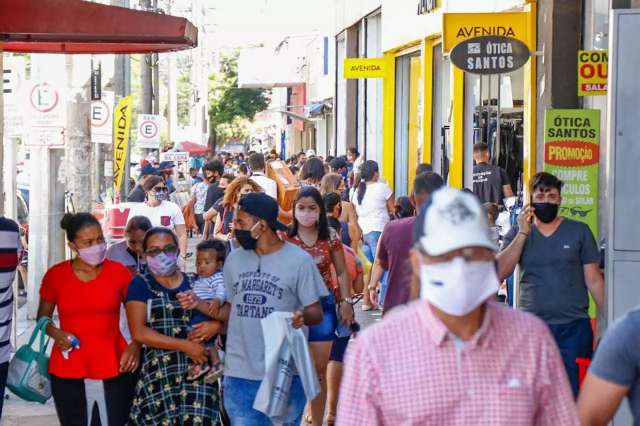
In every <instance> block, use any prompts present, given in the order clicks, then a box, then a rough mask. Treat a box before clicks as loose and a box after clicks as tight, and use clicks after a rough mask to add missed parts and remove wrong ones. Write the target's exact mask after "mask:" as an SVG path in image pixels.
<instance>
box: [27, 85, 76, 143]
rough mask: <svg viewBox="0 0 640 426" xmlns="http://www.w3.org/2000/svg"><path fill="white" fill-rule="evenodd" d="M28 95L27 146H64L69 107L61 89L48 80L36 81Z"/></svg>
mask: <svg viewBox="0 0 640 426" xmlns="http://www.w3.org/2000/svg"><path fill="white" fill-rule="evenodd" d="M26 96H27V108H26V110H27V111H26V117H25V118H26V120H25V121H26V123H25V124H26V126H27V128H28V131H27V138H26V142H25V144H26V145H27V146H48V147H62V146H64V127H65V125H66V112H67V109H66V106H65V105H64V103H63V99H64V96H63V94H62V92H61V91H60V89H59V88H58V87H57V86H56V85H55V84H53V83H49V82H46V81H40V82H34V83H32V84H31V86H30V88H29V90H28V91H27V93H26Z"/></svg>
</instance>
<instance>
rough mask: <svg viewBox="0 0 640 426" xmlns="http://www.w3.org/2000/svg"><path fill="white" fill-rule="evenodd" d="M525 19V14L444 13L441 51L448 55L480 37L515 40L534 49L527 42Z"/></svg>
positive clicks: (527, 34)
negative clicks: (456, 46) (457, 47)
mask: <svg viewBox="0 0 640 426" xmlns="http://www.w3.org/2000/svg"><path fill="white" fill-rule="evenodd" d="M527 19H528V14H527V13H526V12H505V13H444V14H443V32H444V36H443V40H444V41H443V45H442V51H443V53H449V51H450V50H451V49H453V47H454V46H455V45H456V44H458V43H460V42H462V41H465V40H467V39H470V38H475V37H482V36H501V37H511V38H516V39H518V40H520V41H522V42H523V43H525V44H526V45H527V46H528V47H529V49H535V46H533V45H532V43H531V40H529V39H530V34H529V31H527Z"/></svg>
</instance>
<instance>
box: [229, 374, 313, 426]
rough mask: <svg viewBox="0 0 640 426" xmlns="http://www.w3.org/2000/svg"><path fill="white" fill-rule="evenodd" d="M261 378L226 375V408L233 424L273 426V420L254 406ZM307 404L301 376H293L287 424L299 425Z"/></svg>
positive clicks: (287, 425)
mask: <svg viewBox="0 0 640 426" xmlns="http://www.w3.org/2000/svg"><path fill="white" fill-rule="evenodd" d="M260 383H261V382H260V381H259V380H247V379H238V378H236V377H229V376H225V378H224V408H225V409H226V410H227V414H228V416H229V420H231V424H232V425H233V426H271V424H272V423H271V420H269V418H268V417H267V416H265V415H264V414H263V413H261V412H260V411H258V410H255V409H254V408H253V401H254V400H255V399H256V395H257V394H258V389H259V388H260ZM306 404H307V398H306V396H305V395H304V388H303V387H302V382H301V381H300V376H293V381H292V382H291V391H290V393H289V407H288V409H287V411H288V416H287V421H286V422H285V423H284V425H285V426H298V425H299V424H300V422H301V420H302V412H303V411H304V406H305V405H306Z"/></svg>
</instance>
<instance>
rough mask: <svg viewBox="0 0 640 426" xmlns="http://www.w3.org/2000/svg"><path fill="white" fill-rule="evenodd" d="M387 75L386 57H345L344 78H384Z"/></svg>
mask: <svg viewBox="0 0 640 426" xmlns="http://www.w3.org/2000/svg"><path fill="white" fill-rule="evenodd" d="M386 75H387V61H386V59H384V58H345V60H344V78H383V77H385V76H386Z"/></svg>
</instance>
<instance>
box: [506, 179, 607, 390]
mask: <svg viewBox="0 0 640 426" xmlns="http://www.w3.org/2000/svg"><path fill="white" fill-rule="evenodd" d="M561 189H562V181H561V180H559V179H558V178H557V177H556V176H554V175H552V174H549V173H545V172H541V173H538V174H536V175H535V176H534V177H533V178H532V179H531V188H530V193H531V204H530V205H528V206H525V207H524V209H523V210H522V212H521V213H520V215H519V216H518V226H517V227H514V228H513V229H512V230H511V232H509V234H507V236H506V237H505V241H504V244H503V250H502V252H501V253H500V254H499V255H498V257H497V261H498V272H499V276H500V278H501V279H504V278H506V277H508V276H509V275H511V274H512V273H513V271H514V269H515V267H516V265H518V264H519V265H520V294H519V304H518V306H519V308H520V309H523V310H525V311H529V312H531V313H534V314H536V315H537V316H538V317H540V318H541V319H542V320H544V321H545V322H546V323H547V325H548V326H549V328H550V330H551V332H552V333H553V336H554V338H555V340H556V343H557V344H558V347H559V348H560V353H561V354H562V359H563V361H564V364H565V368H566V369H567V373H568V375H569V380H570V382H571V386H572V388H573V393H574V395H577V393H578V366H577V364H576V358H591V355H592V348H593V332H592V329H591V320H590V319H589V313H588V309H589V295H588V293H591V296H593V300H594V301H595V303H596V307H597V308H598V311H599V312H603V309H604V278H603V277H602V274H601V272H600V267H599V262H600V252H599V250H598V245H597V244H596V240H595V238H594V237H593V234H592V233H591V230H590V229H589V227H588V226H587V225H586V224H584V223H582V222H577V221H575V220H571V219H567V218H564V217H559V216H558V210H559V207H560V204H561V202H562V197H561V194H560V191H561Z"/></svg>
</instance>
